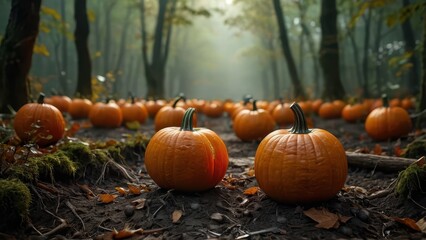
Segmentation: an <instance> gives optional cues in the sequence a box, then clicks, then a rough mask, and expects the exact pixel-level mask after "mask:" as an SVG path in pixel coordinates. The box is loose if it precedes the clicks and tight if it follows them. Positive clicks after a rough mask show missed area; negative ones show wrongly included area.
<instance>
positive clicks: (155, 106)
mask: <svg viewBox="0 0 426 240" xmlns="http://www.w3.org/2000/svg"><path fill="white" fill-rule="evenodd" d="M164 106H166V102H165V101H164V100H161V99H159V100H148V101H147V102H146V103H145V107H146V110H147V111H148V115H149V117H150V118H155V115H157V113H158V111H160V109H161V108H162V107H164Z"/></svg>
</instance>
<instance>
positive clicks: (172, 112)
mask: <svg viewBox="0 0 426 240" xmlns="http://www.w3.org/2000/svg"><path fill="white" fill-rule="evenodd" d="M180 100H183V98H182V96H179V97H176V98H175V100H174V102H173V104H172V105H171V106H170V105H168V106H164V107H162V108H161V109H160V111H158V113H157V114H156V115H155V119H154V126H155V131H159V130H160V129H162V128H165V127H178V126H180V124H181V123H182V119H183V115H184V114H185V109H183V108H182V107H178V106H177V103H178V102H179V101H180ZM196 122H197V121H196V118H194V125H196Z"/></svg>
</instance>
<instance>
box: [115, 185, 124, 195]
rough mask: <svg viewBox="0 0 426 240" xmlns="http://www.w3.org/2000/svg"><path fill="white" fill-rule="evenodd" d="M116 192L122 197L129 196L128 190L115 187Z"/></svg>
mask: <svg viewBox="0 0 426 240" xmlns="http://www.w3.org/2000/svg"><path fill="white" fill-rule="evenodd" d="M115 190H116V191H117V192H118V193H119V194H120V195H121V196H125V195H127V190H126V189H124V188H122V187H115Z"/></svg>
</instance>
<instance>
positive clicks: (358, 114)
mask: <svg viewBox="0 0 426 240" xmlns="http://www.w3.org/2000/svg"><path fill="white" fill-rule="evenodd" d="M367 114H368V110H367V108H366V106H365V105H364V104H363V103H355V104H348V105H346V106H345V107H344V108H343V110H342V118H343V119H344V120H345V121H346V122H349V123H354V122H357V121H363V120H364V119H365V118H366V117H367Z"/></svg>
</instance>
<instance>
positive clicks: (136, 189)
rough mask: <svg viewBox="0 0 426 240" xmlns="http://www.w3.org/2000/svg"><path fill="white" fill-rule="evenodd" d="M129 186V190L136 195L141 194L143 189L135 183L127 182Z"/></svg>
mask: <svg viewBox="0 0 426 240" xmlns="http://www.w3.org/2000/svg"><path fill="white" fill-rule="evenodd" d="M127 187H128V188H129V192H131V193H132V194H134V195H139V194H141V189H140V188H139V187H138V186H136V185H133V184H127Z"/></svg>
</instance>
